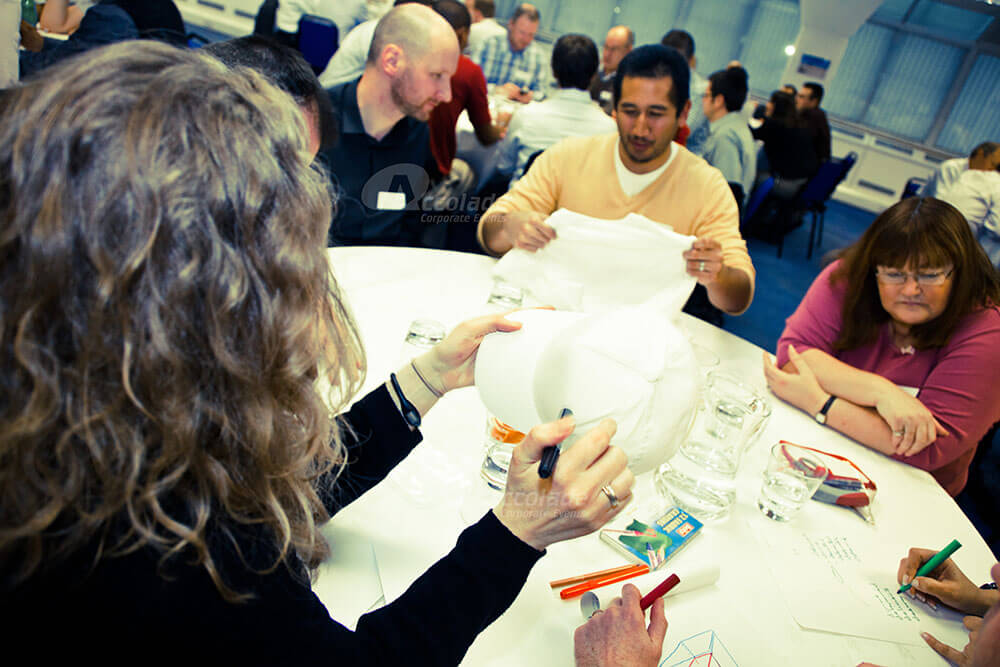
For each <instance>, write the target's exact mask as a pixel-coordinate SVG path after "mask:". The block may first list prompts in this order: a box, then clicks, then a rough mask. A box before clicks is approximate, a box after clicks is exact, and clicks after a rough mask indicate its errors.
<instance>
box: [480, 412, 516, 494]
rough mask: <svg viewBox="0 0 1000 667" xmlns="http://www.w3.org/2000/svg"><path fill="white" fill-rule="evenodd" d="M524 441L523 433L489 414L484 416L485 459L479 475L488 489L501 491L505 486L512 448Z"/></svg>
mask: <svg viewBox="0 0 1000 667" xmlns="http://www.w3.org/2000/svg"><path fill="white" fill-rule="evenodd" d="M522 440H524V433H521V432H520V431H518V430H516V429H514V428H513V427H511V426H508V425H507V424H505V423H503V422H502V421H500V420H499V419H497V418H496V417H494V416H493V415H491V414H487V415H486V457H485V458H484V459H483V465H482V468H481V469H480V475H481V476H482V478H483V480H485V481H486V483H487V484H488V485H489V486H490V488H493V489H496V490H498V491H503V489H504V487H506V486H507V470H508V469H509V468H510V457H511V455H512V454H513V453H514V447H516V446H517V444H518V443H519V442H521V441H522Z"/></svg>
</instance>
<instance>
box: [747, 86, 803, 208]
mask: <svg viewBox="0 0 1000 667" xmlns="http://www.w3.org/2000/svg"><path fill="white" fill-rule="evenodd" d="M751 133H752V134H753V138H754V139H760V140H761V141H763V142H764V156H765V158H766V163H764V164H762V163H760V162H758V164H757V182H758V183H760V182H763V181H765V180H767V179H768V177H774V189H773V190H772V191H771V193H772V194H773V195H774V196H775V197H778V198H779V199H792V198H793V197H795V195H797V194H798V193H799V191H800V190H802V188H803V187H804V186H805V184H806V182H807V181H808V180H809V179H810V178H811V177H812V175H813V174H815V173H816V170H817V169H819V160H818V159H817V157H816V149H815V148H814V146H813V143H812V139H811V135H810V133H809V130H808V129H807V128H806V127H804V126H803V125H802V122H801V121H800V119H799V116H798V115H797V114H796V113H795V98H794V97H792V96H791V95H789V94H788V93H785V92H782V91H775V92H773V93H771V99H770V100H769V101H768V102H767V107H766V108H765V115H764V121H763V122H762V123H761V124H760V127H757V128H754V129H753V130H751Z"/></svg>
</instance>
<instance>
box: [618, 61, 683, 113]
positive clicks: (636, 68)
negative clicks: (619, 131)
mask: <svg viewBox="0 0 1000 667" xmlns="http://www.w3.org/2000/svg"><path fill="white" fill-rule="evenodd" d="M627 76H631V77H639V78H642V79H660V78H663V77H670V79H671V81H672V85H671V86H670V102H671V103H672V104H673V105H674V107H675V108H676V109H677V114H678V115H680V113H681V110H682V109H683V108H684V105H685V104H686V103H687V101H688V98H689V97H690V88H689V87H690V85H691V71H690V70H689V69H688V64H687V61H685V60H684V57H683V56H682V55H681V53H680V52H679V51H678V50H677V49H673V48H670V47H667V46H662V45H660V44H644V45H643V46H640V47H638V48H636V49H632V50H631V51H629V53H628V55H626V56H625V57H624V58H622V61H621V62H620V63H619V64H618V70H617V71H616V72H615V83H614V94H615V97H614V101H615V106H616V107H617V106H618V100H620V99H621V96H622V80H624V79H625V77H627Z"/></svg>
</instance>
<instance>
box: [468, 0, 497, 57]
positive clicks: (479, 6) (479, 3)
mask: <svg viewBox="0 0 1000 667" xmlns="http://www.w3.org/2000/svg"><path fill="white" fill-rule="evenodd" d="M465 4H466V6H467V7H468V9H469V14H470V15H471V16H472V27H471V28H469V43H468V44H467V45H466V47H465V48H466V52H467V53H472V52H473V51H475V50H476V49H478V48H479V47H480V46H481V45H482V43H483V42H485V41H486V40H487V39H489V38H490V37H496V36H497V35H506V34H507V28H506V27H505V26H502V25H500V23H499V22H498V21H497V20H496V19H495V18H493V15H494V14H495V12H496V3H495V2H493V0H466V2H465Z"/></svg>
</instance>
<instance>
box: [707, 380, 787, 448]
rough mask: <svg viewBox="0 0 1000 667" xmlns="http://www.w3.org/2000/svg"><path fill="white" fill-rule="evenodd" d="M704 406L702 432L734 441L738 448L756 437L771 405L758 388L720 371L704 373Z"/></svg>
mask: <svg viewBox="0 0 1000 667" xmlns="http://www.w3.org/2000/svg"><path fill="white" fill-rule="evenodd" d="M705 403H706V405H707V407H708V413H707V415H706V419H705V430H706V431H708V433H709V435H711V436H712V437H714V438H717V439H719V440H728V441H736V444H737V445H738V446H740V447H745V446H747V445H749V444H750V443H751V442H752V441H753V440H755V439H756V438H757V437H759V436H760V434H761V432H762V431H763V430H764V426H765V424H766V422H767V419H768V417H770V416H771V404H770V402H769V401H768V400H767V398H766V397H765V396H764V393H763V392H762V391H761V390H760V389H758V388H757V387H754V386H753V385H751V384H749V383H747V382H744V381H743V380H741V379H740V378H738V377H736V376H734V375H730V374H728V373H723V372H721V371H712V372H710V373H709V374H708V380H707V382H706V383H705Z"/></svg>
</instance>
